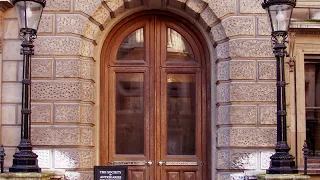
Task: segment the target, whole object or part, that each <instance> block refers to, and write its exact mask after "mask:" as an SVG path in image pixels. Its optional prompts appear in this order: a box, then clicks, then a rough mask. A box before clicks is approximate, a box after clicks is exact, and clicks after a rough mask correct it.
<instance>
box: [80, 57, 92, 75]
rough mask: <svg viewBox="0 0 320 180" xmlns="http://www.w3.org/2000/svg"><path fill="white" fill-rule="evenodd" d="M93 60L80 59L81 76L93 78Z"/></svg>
mask: <svg viewBox="0 0 320 180" xmlns="http://www.w3.org/2000/svg"><path fill="white" fill-rule="evenodd" d="M93 63H94V62H93V61H87V60H81V61H80V77H81V78H82V79H93Z"/></svg>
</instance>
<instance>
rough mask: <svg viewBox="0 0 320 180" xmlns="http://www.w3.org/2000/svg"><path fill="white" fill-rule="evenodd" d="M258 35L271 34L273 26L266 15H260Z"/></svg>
mask: <svg viewBox="0 0 320 180" xmlns="http://www.w3.org/2000/svg"><path fill="white" fill-rule="evenodd" d="M258 35H260V36H263V35H265V36H270V35H271V28H270V21H269V19H268V17H266V16H259V17H258Z"/></svg>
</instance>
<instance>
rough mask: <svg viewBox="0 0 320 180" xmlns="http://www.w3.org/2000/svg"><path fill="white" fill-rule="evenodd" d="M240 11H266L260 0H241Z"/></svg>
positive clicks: (263, 12)
mask: <svg viewBox="0 0 320 180" xmlns="http://www.w3.org/2000/svg"><path fill="white" fill-rule="evenodd" d="M240 13H252V14H254V13H262V14H265V13H266V11H265V10H264V9H263V8H262V6H261V1H260V0H240Z"/></svg>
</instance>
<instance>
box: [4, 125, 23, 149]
mask: <svg viewBox="0 0 320 180" xmlns="http://www.w3.org/2000/svg"><path fill="white" fill-rule="evenodd" d="M20 129H21V128H20V126H2V135H1V143H2V144H3V145H4V146H14V147H15V146H17V145H18V144H19V143H20V134H21V130H20Z"/></svg>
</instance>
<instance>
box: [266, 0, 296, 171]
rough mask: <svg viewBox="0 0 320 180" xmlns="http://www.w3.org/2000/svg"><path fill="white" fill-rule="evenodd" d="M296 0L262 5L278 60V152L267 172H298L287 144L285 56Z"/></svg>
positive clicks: (271, 0)
mask: <svg viewBox="0 0 320 180" xmlns="http://www.w3.org/2000/svg"><path fill="white" fill-rule="evenodd" d="M295 5H296V0H264V2H263V3H262V8H263V9H265V10H266V11H267V14H268V16H269V20H270V23H271V28H272V34H271V36H272V37H271V40H272V43H273V52H274V54H275V57H276V59H277V65H276V66H277V144H276V148H275V151H276V153H275V154H274V155H272V156H271V157H270V159H271V162H270V167H269V169H268V170H267V174H294V173H297V172H298V171H297V169H296V168H295V161H294V157H293V156H292V155H291V154H290V153H289V151H290V148H289V146H288V144H287V129H286V128H287V122H286V117H287V112H286V90H285V86H286V83H285V71H284V57H285V56H286V55H287V51H286V43H287V37H288V29H289V25H290V19H291V15H292V10H293V8H294V7H295Z"/></svg>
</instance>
